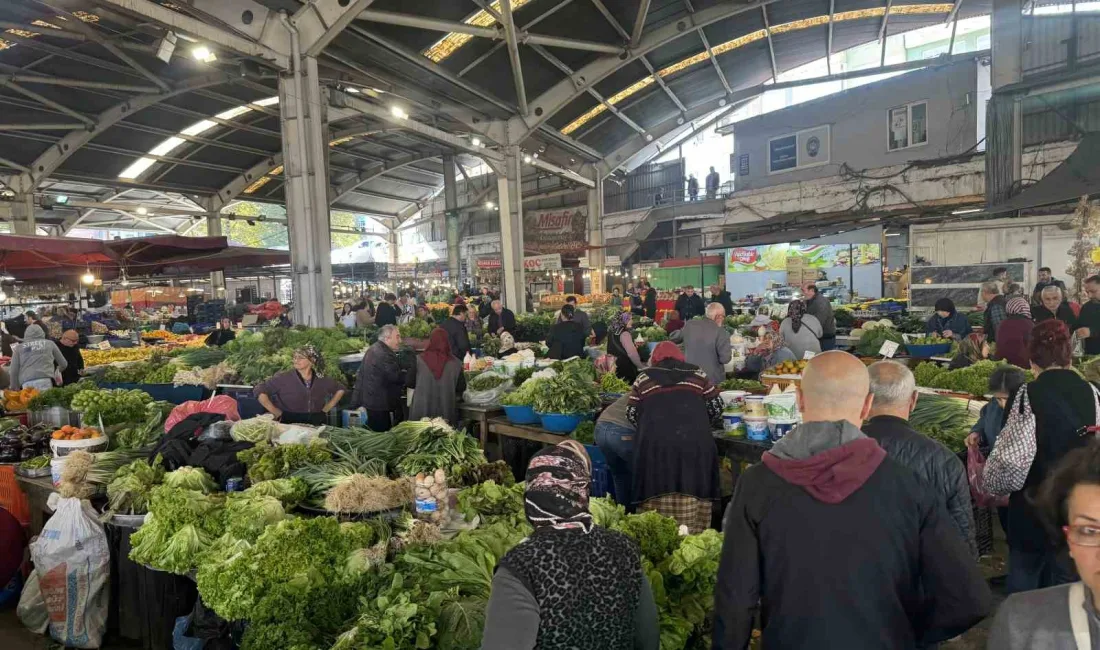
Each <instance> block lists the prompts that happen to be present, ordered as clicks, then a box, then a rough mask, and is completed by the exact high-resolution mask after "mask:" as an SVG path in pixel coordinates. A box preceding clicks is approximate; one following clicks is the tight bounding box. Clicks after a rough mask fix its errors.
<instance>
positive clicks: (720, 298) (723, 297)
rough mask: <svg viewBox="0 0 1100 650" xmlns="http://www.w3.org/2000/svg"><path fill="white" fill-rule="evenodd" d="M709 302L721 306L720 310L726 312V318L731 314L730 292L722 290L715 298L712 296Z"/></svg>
mask: <svg viewBox="0 0 1100 650" xmlns="http://www.w3.org/2000/svg"><path fill="white" fill-rule="evenodd" d="M711 302H716V303H718V304H720V305H722V308H723V309H725V310H726V316H729V315H730V314H732V313H733V299H732V298H730V292H729V291H726V290H725V289H723V290H722V291H719V292H718V295H717V296H714V297H713V298H712V300H711Z"/></svg>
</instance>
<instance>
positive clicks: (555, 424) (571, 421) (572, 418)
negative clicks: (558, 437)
mask: <svg viewBox="0 0 1100 650" xmlns="http://www.w3.org/2000/svg"><path fill="white" fill-rule="evenodd" d="M538 415H539V418H541V419H542V428H543V429H546V430H547V431H549V432H550V433H573V430H574V429H576V428H577V426H578V425H579V424H580V423H581V421H582V420H584V418H585V416H586V415H587V414H586V413H568V414H566V413H539V414H538Z"/></svg>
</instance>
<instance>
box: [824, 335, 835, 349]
mask: <svg viewBox="0 0 1100 650" xmlns="http://www.w3.org/2000/svg"><path fill="white" fill-rule="evenodd" d="M835 349H836V335H833V336H823V337H821V351H822V352H828V351H829V350H835Z"/></svg>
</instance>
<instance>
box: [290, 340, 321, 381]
mask: <svg viewBox="0 0 1100 650" xmlns="http://www.w3.org/2000/svg"><path fill="white" fill-rule="evenodd" d="M294 356H302V357H305V358H306V359H309V362H310V364H312V365H313V373H314V374H316V375H317V376H318V377H323V376H324V375H325V358H324V357H322V356H321V353H320V352H318V351H317V348H315V347H313V346H312V345H303V346H302V347H300V348H298V349H297V350H295V351H294Z"/></svg>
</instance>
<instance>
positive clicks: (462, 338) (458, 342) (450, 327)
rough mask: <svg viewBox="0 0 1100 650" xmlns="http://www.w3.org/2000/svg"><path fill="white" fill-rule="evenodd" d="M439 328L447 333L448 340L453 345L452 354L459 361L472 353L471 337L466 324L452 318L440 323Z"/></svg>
mask: <svg viewBox="0 0 1100 650" xmlns="http://www.w3.org/2000/svg"><path fill="white" fill-rule="evenodd" d="M439 327H440V328H442V329H443V331H444V332H446V333H447V340H448V341H450V343H451V354H453V355H455V357H457V358H458V360H459V361H461V360H463V359H465V358H466V353H467V352H469V351H470V335H469V334H468V333H467V331H466V323H464V322H462V321H460V320H458V319H457V318H455V317H454V316H451V317H450V318H448V319H446V320H444V321H443V322H442V323H440V324H439Z"/></svg>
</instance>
